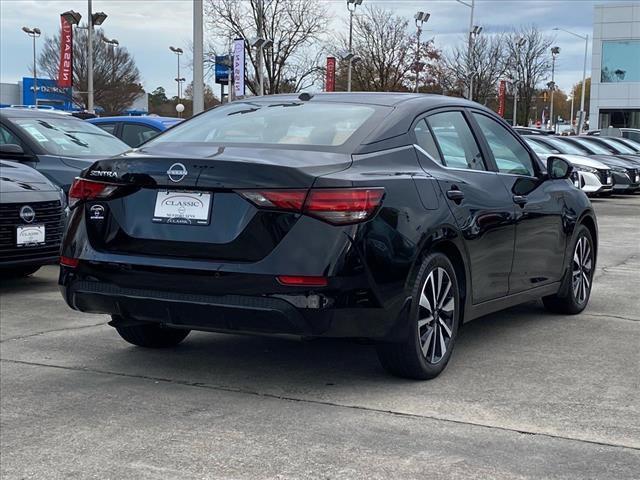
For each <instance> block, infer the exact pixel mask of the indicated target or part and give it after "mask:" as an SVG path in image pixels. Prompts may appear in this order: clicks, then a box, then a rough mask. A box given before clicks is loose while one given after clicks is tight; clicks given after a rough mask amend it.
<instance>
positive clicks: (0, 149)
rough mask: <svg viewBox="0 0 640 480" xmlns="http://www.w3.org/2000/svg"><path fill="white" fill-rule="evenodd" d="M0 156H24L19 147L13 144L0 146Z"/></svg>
mask: <svg viewBox="0 0 640 480" xmlns="http://www.w3.org/2000/svg"><path fill="white" fill-rule="evenodd" d="M0 155H2V156H3V157H4V156H11V157H15V156H22V155H24V150H23V149H22V147H21V146H20V145H16V144H15V143H3V144H1V145H0Z"/></svg>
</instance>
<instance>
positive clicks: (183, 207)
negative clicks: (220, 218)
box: [152, 190, 213, 226]
mask: <svg viewBox="0 0 640 480" xmlns="http://www.w3.org/2000/svg"><path fill="white" fill-rule="evenodd" d="M212 205H213V194H212V193H210V192H197V191H190V190H159V191H158V192H157V193H156V201H155V205H154V209H153V217H152V221H153V222H155V223H166V224H172V225H200V226H203V225H209V224H210V222H211V206H212Z"/></svg>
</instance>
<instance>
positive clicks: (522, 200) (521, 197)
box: [513, 195, 528, 207]
mask: <svg viewBox="0 0 640 480" xmlns="http://www.w3.org/2000/svg"><path fill="white" fill-rule="evenodd" d="M513 201H514V202H515V203H517V204H518V205H520V206H521V207H524V206H525V204H526V203H527V202H528V200H527V197H525V196H524V195H514V196H513Z"/></svg>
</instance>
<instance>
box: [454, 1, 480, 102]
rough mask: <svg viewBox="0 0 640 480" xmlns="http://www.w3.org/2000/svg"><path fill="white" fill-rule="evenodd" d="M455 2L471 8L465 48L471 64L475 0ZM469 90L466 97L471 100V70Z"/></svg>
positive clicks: (471, 73)
mask: <svg viewBox="0 0 640 480" xmlns="http://www.w3.org/2000/svg"><path fill="white" fill-rule="evenodd" d="M456 2H458V3H461V4H462V5H464V6H465V7H469V8H470V9H471V15H470V16H469V47H468V50H467V57H468V64H469V65H471V55H472V53H473V13H474V11H475V7H476V2H475V0H471V2H470V3H469V2H465V1H463V0H456ZM469 77H470V79H469V91H468V93H467V98H468V99H469V100H473V98H471V97H473V72H470V75H469Z"/></svg>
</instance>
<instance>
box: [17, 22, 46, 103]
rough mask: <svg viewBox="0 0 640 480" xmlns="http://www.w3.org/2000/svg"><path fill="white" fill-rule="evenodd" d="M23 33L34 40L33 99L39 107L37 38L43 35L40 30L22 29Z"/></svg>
mask: <svg viewBox="0 0 640 480" xmlns="http://www.w3.org/2000/svg"><path fill="white" fill-rule="evenodd" d="M22 31H23V32H24V33H26V34H27V35H29V36H30V37H31V38H33V98H34V102H35V104H36V107H37V106H38V71H37V69H36V38H38V37H39V36H40V34H41V33H42V32H41V31H40V29H39V28H36V27H34V28H29V27H22Z"/></svg>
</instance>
